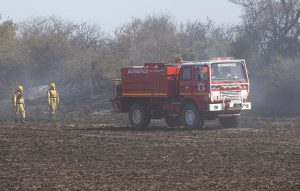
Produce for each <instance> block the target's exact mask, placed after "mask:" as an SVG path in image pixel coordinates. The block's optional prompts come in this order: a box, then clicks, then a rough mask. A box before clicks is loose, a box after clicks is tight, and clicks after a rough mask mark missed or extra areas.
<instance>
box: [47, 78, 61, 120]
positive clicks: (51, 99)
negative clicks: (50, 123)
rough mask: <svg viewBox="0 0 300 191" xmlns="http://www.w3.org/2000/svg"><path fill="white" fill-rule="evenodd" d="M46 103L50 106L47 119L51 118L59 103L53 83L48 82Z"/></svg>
mask: <svg viewBox="0 0 300 191" xmlns="http://www.w3.org/2000/svg"><path fill="white" fill-rule="evenodd" d="M48 104H49V108H50V114H49V119H53V117H54V114H55V111H56V109H57V107H58V104H59V95H58V92H57V90H56V88H55V83H53V82H51V83H50V88H49V90H48Z"/></svg>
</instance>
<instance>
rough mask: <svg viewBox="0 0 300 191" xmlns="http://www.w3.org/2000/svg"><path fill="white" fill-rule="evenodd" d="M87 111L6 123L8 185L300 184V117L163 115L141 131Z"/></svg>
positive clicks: (0, 154) (3, 150)
mask: <svg viewBox="0 0 300 191" xmlns="http://www.w3.org/2000/svg"><path fill="white" fill-rule="evenodd" d="M86 116H87V118H86V119H90V120H86V122H84V121H80V120H78V121H77V122H74V121H72V120H71V118H72V116H71V115H70V114H68V117H69V118H68V117H65V118H64V117H61V116H60V117H58V118H57V119H55V120H54V121H52V122H48V121H47V120H46V119H43V120H37V119H38V118H37V117H36V118H34V117H31V118H30V120H29V123H28V124H27V125H24V126H22V125H15V124H13V123H12V122H9V121H7V122H2V123H1V126H0V188H1V190H299V189H300V179H299V177H300V139H299V137H300V118H297V117H294V118H269V117H254V116H252V117H244V118H243V124H242V126H241V127H240V128H235V129H223V128H221V127H220V125H219V124H218V123H217V122H214V121H213V122H207V123H206V125H205V127H204V128H203V129H201V130H187V129H185V128H183V127H174V128H168V127H166V126H165V124H164V122H163V121H159V120H156V121H153V122H152V123H151V127H150V129H149V130H147V131H137V130H132V129H131V128H130V127H129V126H128V122H127V121H128V120H127V116H126V115H122V114H117V115H116V114H113V113H111V111H110V110H102V111H97V112H94V113H92V114H88V113H87V114H86ZM73 117H76V114H74V116H73ZM34 119H35V120H34Z"/></svg>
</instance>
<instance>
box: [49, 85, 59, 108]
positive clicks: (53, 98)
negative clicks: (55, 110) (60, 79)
mask: <svg viewBox="0 0 300 191" xmlns="http://www.w3.org/2000/svg"><path fill="white" fill-rule="evenodd" d="M51 102H56V104H59V95H58V92H57V91H56V89H50V90H48V103H49V105H50V104H51Z"/></svg>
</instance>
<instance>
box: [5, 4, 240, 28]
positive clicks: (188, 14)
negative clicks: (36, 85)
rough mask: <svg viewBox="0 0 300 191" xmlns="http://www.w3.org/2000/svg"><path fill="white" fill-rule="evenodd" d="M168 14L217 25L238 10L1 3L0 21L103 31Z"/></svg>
mask: <svg viewBox="0 0 300 191" xmlns="http://www.w3.org/2000/svg"><path fill="white" fill-rule="evenodd" d="M161 13H165V14H170V15H173V16H174V19H175V21H176V22H177V23H181V22H186V21H187V20H190V21H195V20H197V19H199V20H201V21H204V20H206V18H207V17H209V18H211V19H212V20H213V21H215V23H216V24H222V23H233V24H237V23H239V22H240V15H241V8H240V7H238V6H237V5H235V4H232V3H230V2H228V0H0V14H1V15H2V19H12V20H13V21H15V22H19V21H24V20H26V19H28V18H30V17H32V16H46V17H48V16H58V17H60V18H62V19H66V20H68V21H74V22H88V23H91V24H97V25H100V26H101V28H102V29H103V30H104V31H106V32H112V31H113V30H114V29H115V28H116V27H119V26H121V25H123V24H125V23H128V22H130V21H131V20H132V18H144V17H146V16H148V15H154V14H161Z"/></svg>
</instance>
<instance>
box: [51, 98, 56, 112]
mask: <svg viewBox="0 0 300 191" xmlns="http://www.w3.org/2000/svg"><path fill="white" fill-rule="evenodd" d="M49 108H50V113H51V114H52V115H54V113H55V111H56V109H57V98H50V99H49Z"/></svg>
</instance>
